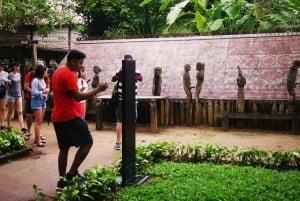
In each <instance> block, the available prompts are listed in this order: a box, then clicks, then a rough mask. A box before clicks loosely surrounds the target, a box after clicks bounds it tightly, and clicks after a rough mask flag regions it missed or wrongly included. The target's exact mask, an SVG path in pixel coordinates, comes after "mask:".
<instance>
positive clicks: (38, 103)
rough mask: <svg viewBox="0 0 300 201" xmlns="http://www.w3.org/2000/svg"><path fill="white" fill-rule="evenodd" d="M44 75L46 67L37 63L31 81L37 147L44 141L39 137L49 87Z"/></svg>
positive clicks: (42, 145)
mask: <svg viewBox="0 0 300 201" xmlns="http://www.w3.org/2000/svg"><path fill="white" fill-rule="evenodd" d="M46 75H47V72H46V67H45V66H44V65H43V64H38V65H37V67H36V69H35V71H34V78H33V80H32V82H31V108H32V110H33V115H34V133H35V143H36V145H37V146H38V147H44V146H45V143H46V141H45V140H43V139H42V138H41V126H42V123H43V120H44V116H45V111H46V101H47V96H48V93H49V88H48V87H47V84H46V82H45V79H44V77H45V76H46Z"/></svg>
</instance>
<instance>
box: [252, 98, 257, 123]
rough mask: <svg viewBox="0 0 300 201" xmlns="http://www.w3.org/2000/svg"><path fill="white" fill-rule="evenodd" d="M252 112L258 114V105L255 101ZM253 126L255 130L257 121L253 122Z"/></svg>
mask: <svg viewBox="0 0 300 201" xmlns="http://www.w3.org/2000/svg"><path fill="white" fill-rule="evenodd" d="M252 110H253V113H257V105H256V102H255V101H254V102H253V106H252ZM253 124H254V128H257V119H254V120H253Z"/></svg>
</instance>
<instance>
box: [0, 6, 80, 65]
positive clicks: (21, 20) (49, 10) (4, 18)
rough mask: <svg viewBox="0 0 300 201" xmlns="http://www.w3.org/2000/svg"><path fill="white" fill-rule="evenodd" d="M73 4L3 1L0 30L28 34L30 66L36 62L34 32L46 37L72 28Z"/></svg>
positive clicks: (73, 21) (73, 17)
mask: <svg viewBox="0 0 300 201" xmlns="http://www.w3.org/2000/svg"><path fill="white" fill-rule="evenodd" d="M72 7H73V4H72V3H71V2H69V1H67V2H65V1H64V0H3V2H2V10H1V13H0V30H1V31H5V32H18V31H21V30H23V31H24V30H26V31H29V32H30V41H29V43H30V45H31V47H32V65H33V66H34V65H35V63H36V61H37V52H36V45H35V43H34V41H33V35H34V32H37V33H38V34H41V35H47V34H48V33H50V32H53V31H55V30H56V29H57V28H60V27H62V26H68V27H73V26H74V25H75V23H76V22H75V20H74V19H76V18H75V17H76V16H75V15H73V13H74V12H72Z"/></svg>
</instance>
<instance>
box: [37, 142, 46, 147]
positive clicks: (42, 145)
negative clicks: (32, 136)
mask: <svg viewBox="0 0 300 201" xmlns="http://www.w3.org/2000/svg"><path fill="white" fill-rule="evenodd" d="M36 146H37V147H44V146H45V145H44V143H43V142H42V141H40V142H38V143H37V144H36Z"/></svg>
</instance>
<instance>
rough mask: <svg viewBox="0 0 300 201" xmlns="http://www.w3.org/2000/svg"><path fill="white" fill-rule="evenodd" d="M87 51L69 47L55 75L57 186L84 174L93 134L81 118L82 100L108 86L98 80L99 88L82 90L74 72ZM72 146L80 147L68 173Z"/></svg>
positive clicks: (53, 78)
mask: <svg viewBox="0 0 300 201" xmlns="http://www.w3.org/2000/svg"><path fill="white" fill-rule="evenodd" d="M85 57H86V55H85V54H84V53H83V52H81V51H79V50H70V52H69V54H68V55H67V64H66V66H62V67H60V68H59V69H57V71H56V72H55V73H54V75H53V77H52V89H53V98H54V99H53V100H54V107H53V110H52V122H53V125H54V129H55V133H56V138H57V142H58V147H59V154H58V171H59V176H60V179H59V181H58V182H57V190H61V189H62V188H63V187H65V186H66V180H65V179H72V178H73V177H75V176H79V177H81V178H83V176H82V175H80V174H79V172H78V168H79V166H80V165H81V163H82V162H83V160H84V159H85V158H86V156H87V155H88V153H89V151H90V149H91V147H92V144H93V138H92V136H91V133H90V130H89V128H88V125H87V123H86V121H85V120H83V119H82V118H81V114H80V103H79V101H81V100H84V99H87V98H89V97H92V96H94V95H95V94H97V93H99V92H100V91H104V90H105V89H106V88H107V83H99V84H98V85H97V86H96V88H94V89H92V90H89V91H87V92H80V91H79V89H78V85H77V78H76V76H75V75H74V72H79V71H80V70H81V69H82V67H83V62H84V59H85ZM71 146H76V147H79V149H78V150H77V152H76V154H75V157H74V160H73V163H72V165H71V167H70V169H69V171H68V173H67V174H66V169H67V161H68V153H69V149H70V147H71Z"/></svg>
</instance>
